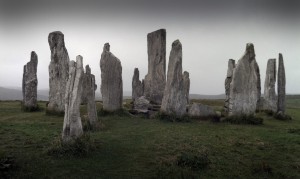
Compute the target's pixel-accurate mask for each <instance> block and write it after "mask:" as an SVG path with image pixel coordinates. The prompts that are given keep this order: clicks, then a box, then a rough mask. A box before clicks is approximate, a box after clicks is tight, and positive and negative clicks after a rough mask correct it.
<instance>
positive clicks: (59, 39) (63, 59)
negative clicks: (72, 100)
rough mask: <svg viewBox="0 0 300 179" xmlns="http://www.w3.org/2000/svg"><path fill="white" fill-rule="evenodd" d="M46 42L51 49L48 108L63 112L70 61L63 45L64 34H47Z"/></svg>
mask: <svg viewBox="0 0 300 179" xmlns="http://www.w3.org/2000/svg"><path fill="white" fill-rule="evenodd" d="M48 42H49V46H50V50H51V62H50V65H49V104H48V110H49V111H56V112H63V111H64V104H65V101H64V100H65V92H66V84H67V81H68V77H69V74H68V73H69V61H70V60H69V55H68V51H67V49H66V47H65V42H64V34H63V33H61V32H58V31H57V32H52V33H50V34H49V36H48Z"/></svg>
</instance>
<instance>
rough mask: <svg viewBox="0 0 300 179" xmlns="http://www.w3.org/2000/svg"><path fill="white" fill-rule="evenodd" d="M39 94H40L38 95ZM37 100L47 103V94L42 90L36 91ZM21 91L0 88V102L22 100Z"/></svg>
mask: <svg viewBox="0 0 300 179" xmlns="http://www.w3.org/2000/svg"><path fill="white" fill-rule="evenodd" d="M40 92H41V93H40ZM37 97H38V100H41V101H47V100H48V93H46V94H45V92H44V91H43V90H41V91H40V90H38V95H37ZM22 99H23V95H22V90H21V89H16V88H15V89H11V88H3V87H0V100H22Z"/></svg>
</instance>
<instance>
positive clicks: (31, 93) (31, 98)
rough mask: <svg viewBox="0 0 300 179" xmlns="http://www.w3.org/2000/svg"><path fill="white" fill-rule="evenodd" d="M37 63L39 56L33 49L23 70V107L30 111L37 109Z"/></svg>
mask: <svg viewBox="0 0 300 179" xmlns="http://www.w3.org/2000/svg"><path fill="white" fill-rule="evenodd" d="M37 64H38V56H37V54H36V53H35V52H34V51H32V52H31V57H30V61H29V62H28V63H27V64H26V65H24V71H23V83H22V92H23V106H22V107H23V108H24V109H25V110H28V111H34V110H37V108H38V105H37V85H38V79H37V75H36V72H37Z"/></svg>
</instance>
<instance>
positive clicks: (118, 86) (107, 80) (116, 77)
mask: <svg viewBox="0 0 300 179" xmlns="http://www.w3.org/2000/svg"><path fill="white" fill-rule="evenodd" d="M109 50H110V45H109V44H108V43H106V44H104V47H103V52H102V54H101V60H100V68H101V94H102V100H103V109H104V110H107V111H115V110H118V109H121V108H122V100H123V81H122V65H121V61H120V60H119V59H118V58H117V57H115V56H114V55H113V54H112V53H111V52H110V51H109Z"/></svg>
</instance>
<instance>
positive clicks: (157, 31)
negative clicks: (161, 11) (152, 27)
mask: <svg viewBox="0 0 300 179" xmlns="http://www.w3.org/2000/svg"><path fill="white" fill-rule="evenodd" d="M157 33H162V34H165V33H166V29H158V30H156V31H153V32H150V33H148V35H150V34H157Z"/></svg>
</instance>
